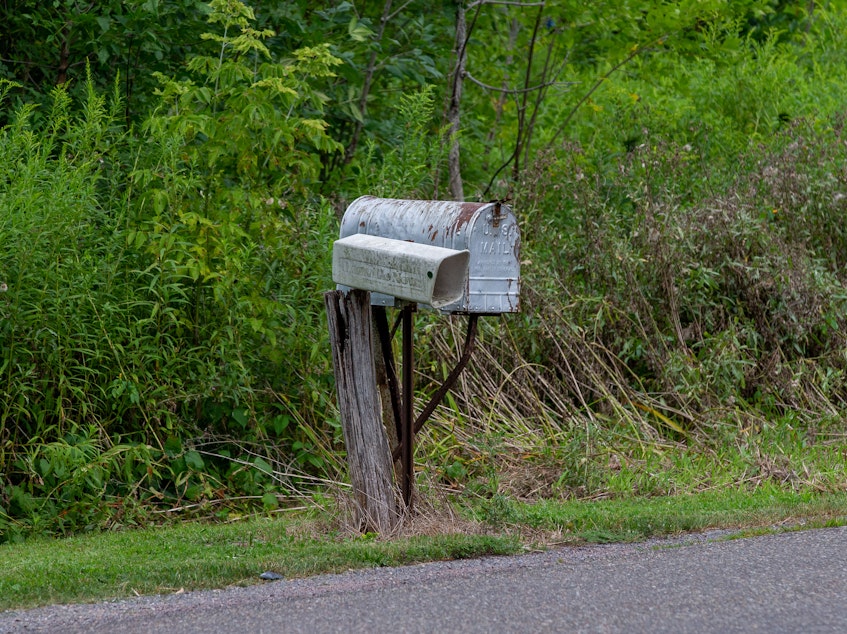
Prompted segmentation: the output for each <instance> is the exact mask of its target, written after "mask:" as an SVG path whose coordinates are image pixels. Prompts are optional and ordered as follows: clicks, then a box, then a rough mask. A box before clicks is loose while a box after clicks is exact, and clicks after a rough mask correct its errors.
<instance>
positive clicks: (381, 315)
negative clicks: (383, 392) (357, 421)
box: [371, 306, 403, 461]
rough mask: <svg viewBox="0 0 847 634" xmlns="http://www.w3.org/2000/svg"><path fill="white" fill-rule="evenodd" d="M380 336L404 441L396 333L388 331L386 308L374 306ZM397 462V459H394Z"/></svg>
mask: <svg viewBox="0 0 847 634" xmlns="http://www.w3.org/2000/svg"><path fill="white" fill-rule="evenodd" d="M371 310H372V311H373V316H374V323H375V324H376V331H377V334H378V336H379V345H380V348H381V349H382V361H383V364H384V365H385V378H386V379H387V383H388V393H389V394H390V395H391V414H392V416H393V417H394V427H395V429H396V430H397V440H398V441H400V442H402V441H403V425H402V414H401V412H400V389H399V385H398V384H397V368H396V367H395V364H394V350H393V349H392V347H391V340H392V339H393V338H394V333H393V332H390V331H389V330H388V316H387V315H386V314H385V306H373V307H372V308H371ZM394 460H395V461H396V460H397V459H396V458H395V459H394Z"/></svg>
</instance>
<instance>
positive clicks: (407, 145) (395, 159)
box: [356, 86, 446, 200]
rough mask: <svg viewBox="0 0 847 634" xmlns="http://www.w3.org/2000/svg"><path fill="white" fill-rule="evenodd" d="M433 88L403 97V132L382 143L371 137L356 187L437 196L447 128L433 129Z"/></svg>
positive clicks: (360, 190) (400, 118)
mask: <svg viewBox="0 0 847 634" xmlns="http://www.w3.org/2000/svg"><path fill="white" fill-rule="evenodd" d="M434 109H435V103H434V89H433V87H432V86H425V87H424V88H422V89H421V90H420V91H418V92H413V93H410V94H407V95H403V96H402V97H400V102H399V104H398V106H397V114H398V121H399V122H400V124H401V128H400V132H399V134H398V135H397V137H396V138H393V139H391V140H389V141H387V142H385V144H384V145H383V146H382V147H383V151H382V156H381V157H380V156H379V148H378V146H377V144H376V142H375V141H373V140H369V141H368V143H367V148H366V152H365V155H364V156H363V157H362V158H361V159H360V162H359V164H358V169H359V174H358V178H357V179H356V191H357V192H358V193H360V194H365V193H368V194H371V195H373V196H382V197H386V198H418V199H423V200H427V199H431V198H437V197H438V196H437V183H438V174H439V170H441V169H442V161H443V158H444V151H445V147H446V144H445V140H446V139H445V134H446V132H444V131H438V130H437V129H435V130H434V123H433V113H434Z"/></svg>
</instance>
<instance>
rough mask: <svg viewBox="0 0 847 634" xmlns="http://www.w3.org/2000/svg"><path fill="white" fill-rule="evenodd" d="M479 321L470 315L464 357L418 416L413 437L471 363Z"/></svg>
mask: <svg viewBox="0 0 847 634" xmlns="http://www.w3.org/2000/svg"><path fill="white" fill-rule="evenodd" d="M478 319H479V315H470V316H469V317H468V332H467V334H466V335H465V343H464V345H463V347H462V356H461V357H460V358H459V362H458V363H457V364H456V367H455V368H453V369H452V370H451V371H450V374H448V375H447V378H446V379H445V380H444V383H442V384H441V387H439V388H438V391H436V392H435V394H433V395H432V398H430V399H429V402H428V403H427V404H426V407H424V408H423V411H421V413H420V414H419V415H418V417H417V419H416V420H415V426H414V429H413V430H412V433H413V435H414V434H417V433H418V432H419V431H420V430H421V428H422V427H423V426H424V424H425V423H426V421H427V420H429V417H430V416H431V415H432V413H433V412H434V411H435V408H436V407H438V404H439V403H440V402H441V400H442V399H443V398H444V396H445V395H446V394H447V392H449V391H450V388H452V387H453V385H455V383H456V381H457V380H458V379H459V375H460V374H461V373H462V370H464V369H465V366H466V365H467V364H468V361H470V358H471V354H472V353H473V349H474V346H475V345H476V327H477V320H478ZM403 367H404V368H405V367H406V364H405V362H404V363H403ZM404 376H405V375H404ZM402 447H403V444H402V443H401V444H399V445H397V447H395V448H394V451H393V452H392V453H391V457H392V459H393V460H397V458H399V457H400V452H401V450H402Z"/></svg>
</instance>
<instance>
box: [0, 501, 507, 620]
mask: <svg viewBox="0 0 847 634" xmlns="http://www.w3.org/2000/svg"><path fill="white" fill-rule="evenodd" d="M301 533H306V534H305V535H303V534H301ZM312 533H313V531H312V530H311V529H310V527H309V521H308V520H304V519H302V518H293V519H292V518H274V519H269V518H262V519H252V520H248V521H244V522H240V523H233V524H226V525H210V524H199V523H191V524H182V525H177V526H171V527H159V528H151V529H143V530H127V531H122V532H115V533H99V534H89V535H80V536H76V537H70V538H67V539H60V540H59V539H43V538H42V539H37V540H30V541H27V542H24V543H20V544H5V545H3V546H0V560H2V561H3V566H2V570H0V609H2V610H7V609H11V608H26V607H34V606H39V605H47V604H52V603H69V602H85V601H95V600H98V599H107V598H117V597H128V596H133V595H135V594H154V593H169V592H175V591H178V590H181V589H184V590H198V589H204V588H206V589H208V588H222V587H226V586H232V585H245V584H250V583H258V582H259V575H260V574H261V573H262V572H264V571H274V572H277V573H279V574H282V575H284V576H285V577H287V578H292V577H306V576H310V575H316V574H320V573H329V572H340V571H344V570H348V569H351V568H369V567H381V566H400V565H405V564H411V563H415V562H421V561H432V560H441V559H462V558H468V557H478V556H481V555H489V554H496V555H503V554H511V553H514V552H517V551H519V550H520V543H519V541H518V540H517V539H516V538H514V537H509V536H486V535H462V534H452V535H438V536H433V537H409V538H403V539H398V540H395V541H381V540H377V539H375V537H374V536H373V535H370V534H369V535H365V536H362V537H354V538H347V539H342V538H340V537H339V536H337V535H336V534H332V533H326V534H323V535H321V536H320V537H315V536H314V535H313V534H312Z"/></svg>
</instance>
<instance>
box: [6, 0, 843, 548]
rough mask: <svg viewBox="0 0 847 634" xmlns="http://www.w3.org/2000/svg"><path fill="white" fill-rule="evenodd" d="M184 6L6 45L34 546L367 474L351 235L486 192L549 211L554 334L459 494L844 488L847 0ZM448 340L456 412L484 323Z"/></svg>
mask: <svg viewBox="0 0 847 634" xmlns="http://www.w3.org/2000/svg"><path fill="white" fill-rule="evenodd" d="M54 4H55V3H54ZM130 4H132V3H130ZM152 4H155V3H144V4H143V5H139V6H135V5H132V7H129V5H127V6H126V7H125V6H124V5H126V3H101V4H100V5H99V8H94V7H93V5H92V7H90V8H89V9H88V13H85V19H83V17H81V16H78V17H79V20H78V21H77V22H73V23H72V24H71V23H69V26H68V27H67V28H69V29H71V30H73V29H76V31H74V33H76V34H77V35H79V37H77V38H76V39H74V38H73V37H71V35H72V33H71V34H69V33H67V32H65V31H63V30H61V29H59V31H58V32H59V33H60V34H61V37H59V36H55V35H54V37H58V38H59V40H60V41H59V43H60V44H61V43H62V41H65V43H67V44H68V46H60V47H59V49H58V50H59V54H58V57H57V58H55V59H57V60H58V66H57V67H56V68H51V67H50V65H49V63H48V61H44V60H47V59H49V57H50V55H49V53H48V52H47V51H48V50H49V47H47V44H46V41H45V43H44V46H43V47H38V46H35V45H33V42H36V43H38V42H39V41H41V40H39V37H41V36H40V35H36V36H33V37H30V38H29V39H26V37H27V34H30V33H31V29H35V32H37V34H40V33H42V31H39V30H38V29H39V28H44V29H46V30H48V31H49V30H50V28H52V27H49V25H54V26H55V24H60V23H62V24H64V23H65V22H67V21H66V20H64V18H66V17H67V16H66V13H67V12H68V11H70V12H73V11H74V10H78V9H75V6H76V5H75V3H73V2H66V3H59V4H58V5H56V6H54V7H53V8H52V9H51V8H39V6H35V5H33V6H32V7H31V12H30V14H27V15H35V16H37V17H38V19H36V20H30V21H29V22H28V23H27V25H26V28H24V27H23V26H22V25H21V20H22V19H23V18H20V17H10V18H9V20H7V21H6V22H5V24H7V25H8V26H6V27H4V28H6V29H9V32H10V33H12V34H13V35H14V38H13V39H11V40H6V39H4V44H3V47H4V48H3V50H2V55H0V57H2V58H3V62H2V65H0V76H2V77H5V78H6V79H0V82H2V84H0V97H2V99H0V104H2V116H0V121H1V122H3V127H2V129H0V209H2V215H0V244H2V245H3V250H2V252H0V284H2V285H3V286H0V288H3V289H5V290H4V291H3V292H0V372H2V380H0V473H2V480H0V542H6V541H16V540H19V539H22V538H23V537H25V536H28V535H56V534H69V533H74V532H79V531H85V530H95V529H100V528H117V527H123V526H132V525H143V524H147V523H152V522H157V521H161V520H162V519H164V518H166V517H185V516H186V515H195V516H201V517H212V516H217V517H218V518H221V519H222V518H232V517H240V516H242V515H243V514H246V513H251V512H256V511H259V512H263V511H271V510H274V509H276V508H278V507H279V506H280V505H283V506H284V505H286V504H288V503H289V502H290V501H291V500H292V499H297V498H300V497H302V496H308V495H310V493H311V492H312V491H313V490H314V489H315V488H320V487H322V486H323V485H325V484H326V483H329V482H338V481H340V480H343V478H344V474H343V472H344V469H343V454H342V451H343V447H342V445H341V438H340V433H339V425H338V414H337V411H336V407H335V403H334V385H333V380H332V372H331V362H330V360H329V350H328V344H327V341H326V334H325V330H326V329H325V324H324V321H323V315H322V311H323V309H322V301H321V293H322V292H323V291H324V290H326V289H328V288H330V287H331V284H332V282H331V279H330V271H329V254H330V245H331V242H332V240H333V239H334V237H335V236H336V235H337V212H338V211H339V210H343V208H344V206H345V204H346V202H347V201H349V200H351V199H353V198H355V197H356V196H358V195H360V194H364V193H372V194H377V195H385V196H398V197H420V198H431V197H432V198H438V197H442V198H443V197H449V196H450V191H451V190H452V189H453V187H454V184H453V180H454V177H455V174H456V173H457V170H459V172H460V174H461V177H462V178H463V179H464V183H463V184H464V191H465V193H466V195H467V196H468V198H470V197H476V196H478V197H492V196H504V197H509V198H510V200H511V204H512V206H513V207H514V209H515V210H516V212H517V213H518V215H519V218H520V222H521V228H522V235H523V249H522V258H523V271H522V274H523V299H522V302H523V312H522V314H521V315H518V316H514V317H510V318H502V319H499V320H484V321H485V323H484V324H483V325H482V328H481V333H480V342H479V347H478V351H477V353H476V356H475V358H474V362H473V363H472V364H471V367H469V368H468V369H467V370H466V373H465V375H464V376H463V378H462V380H461V381H460V384H459V387H458V388H457V389H456V390H455V392H454V394H453V395H451V396H450V397H449V398H448V399H447V401H446V402H445V404H444V405H443V406H442V407H440V408H439V410H438V411H437V412H436V416H435V418H434V420H433V421H432V423H431V425H430V426H429V427H428V428H427V429H426V431H425V435H424V437H423V438H422V442H421V444H420V446H419V454H418V457H419V459H420V460H421V462H425V464H426V467H427V471H428V472H429V477H428V478H427V481H426V483H424V484H425V486H431V487H435V488H439V489H446V490H447V491H448V492H451V494H453V495H455V496H456V497H457V498H458V500H459V501H460V502H463V501H466V500H467V499H468V498H476V497H482V498H484V499H486V500H489V501H490V503H491V504H492V509H494V510H493V511H492V512H493V513H496V512H499V511H497V510H496V509H497V508H500V507H498V506H497V505H498V504H500V505H501V506H502V509H507V507H508V500H509V499H514V498H520V499H528V500H533V499H540V498H551V497H553V498H577V499H597V498H603V497H627V496H631V495H641V496H659V495H670V494H675V493H682V492H685V493H691V492H698V491H709V490H715V489H722V488H728V487H742V488H744V487H746V488H749V489H756V488H758V487H763V486H769V487H776V488H777V489H780V490H802V491H825V492H835V491H842V490H843V489H844V487H845V483H847V477H845V466H844V465H845V460H844V456H845V451H847V438H845V435H847V430H845V427H844V416H845V407H847V378H846V376H847V375H845V371H847V357H846V356H845V350H847V341H845V334H844V333H845V325H847V324H845V308H847V306H845V303H847V290H845V281H846V280H845V272H844V264H845V259H847V256H845V254H847V230H846V229H845V228H844V223H843V222H842V221H841V216H842V215H843V211H844V208H845V205H847V172H845V168H844V165H845V158H847V157H845V154H846V153H847V150H845V148H846V147H847V138H845V128H844V112H843V105H842V104H843V103H844V96H845V94H847V85H845V82H844V79H843V78H844V77H846V76H847V73H845V70H847V69H845V62H844V59H843V55H841V54H840V51H843V50H844V48H845V45H847V43H845V41H844V33H845V32H847V31H846V30H845V27H847V14H845V13H844V11H843V9H841V8H840V7H838V6H830V4H829V3H819V4H814V3H812V4H809V3H806V2H803V3H792V2H767V1H754V0H749V1H745V2H733V3H726V2H719V1H717V0H715V1H713V2H690V3H689V2H684V3H667V4H665V3H648V2H644V3H627V5H626V6H625V7H623V8H621V7H617V8H616V10H615V11H609V10H608V9H609V7H604V6H603V3H596V4H597V6H592V7H590V8H585V7H584V6H583V4H584V3H579V2H569V1H565V0H563V1H561V2H550V3H548V4H547V5H545V6H539V7H530V8H526V7H516V6H506V5H498V4H494V3H486V2H481V3H472V5H471V6H469V7H465V5H463V4H461V5H460V11H459V16H457V15H456V14H455V13H454V4H455V3H434V4H433V3H427V5H426V9H427V10H426V11H424V10H422V8H421V7H418V6H416V5H415V3H412V4H410V5H403V6H402V7H397V8H394V9H392V5H391V3H390V2H388V3H386V4H385V6H384V7H382V8H381V9H379V10H377V8H368V9H367V10H365V9H364V8H362V7H359V6H357V4H356V3H350V2H327V3H322V4H320V6H313V5H307V4H306V3H299V2H288V3H267V5H268V6H263V7H262V9H261V10H260V11H259V10H258V9H257V12H258V15H256V14H254V12H253V10H252V9H250V8H249V7H248V6H246V5H245V4H243V3H241V2H238V1H236V0H213V1H212V2H210V3H208V4H205V3H204V4H202V8H201V5H200V4H197V3H194V2H182V1H181V2H160V3H158V5H157V7H158V8H157V7H153V6H152ZM615 4H616V6H617V4H618V3H615ZM72 5H73V6H72ZM119 5H120V6H119ZM148 5H150V6H148ZM124 9H126V12H124ZM465 9H467V12H466V13H465ZM96 11H100V13H98V14H96V15H95V14H94V13H92V12H96ZM63 12H65V13H63ZM157 12H158V13H157ZM183 15H184V16H190V18H191V19H190V20H188V21H186V22H185V23H184V24H185V26H184V30H183V31H181V33H180V37H179V38H176V37H174V29H175V28H176V27H175V26H173V25H174V23H173V22H172V21H171V20H172V19H175V16H176V17H178V16H183ZM458 18H461V19H462V20H464V24H465V27H466V31H465V38H466V39H462V38H461V37H459V44H461V45H462V46H459V47H456V46H455V45H456V25H457V19H458ZM63 20H64V21H63ZM157 20H158V21H159V22H158V23H157V26H156V28H155V29H152V30H149V31H143V29H141V30H139V32H141V31H143V32H144V33H146V35H144V37H143V38H142V40H143V41H141V40H138V41H135V43H133V40H132V38H130V39H129V40H125V39H120V38H118V39H111V38H113V37H116V36H117V35H116V31H113V30H112V29H129V31H131V32H133V33H135V32H136V31H135V30H133V29H136V27H138V26H139V25H144V24H153V23H154V22H156V21H157ZM39 25H41V26H39ZM44 25H48V26H44ZM133 25H134V26H133ZM139 28H140V27H139ZM15 29H17V30H15ZM98 29H99V30H100V31H101V33H100V35H103V34H104V33H109V37H108V38H105V39H102V38H101V39H98V37H95V36H96V35H97V33H98ZM104 29H105V30H104ZM129 31H128V32H129ZM56 32H57V31H56V30H55V29H53V33H54V34H55V33H56ZM121 32H123V31H121ZM83 33H84V34H87V35H86V36H85V37H82V36H81V35H80V34H83ZM62 38H65V40H62ZM145 38H146V39H145ZM177 40H178V41H177ZM50 41H51V42H52V41H53V40H50ZM13 42H14V44H13ZM82 42H87V44H86V45H87V46H88V47H89V48H77V46H82V44H81V43H82ZM71 43H73V46H71ZM127 43H128V44H127ZM124 44H127V45H128V46H129V49H126V48H124ZM133 46H138V47H139V48H137V49H134V48H133ZM453 48H455V49H456V51H459V50H466V52H467V58H466V59H465V61H464V69H465V70H464V72H459V71H458V70H457V68H460V67H459V66H458V65H456V59H457V58H456V57H455V52H456V51H454V54H453V56H452V57H451V53H450V51H451V50H452V49H453ZM157 51H158V53H157ZM165 53H167V55H165ZM16 56H17V57H16ZM17 58H20V59H19V61H20V62H21V63H20V64H18V65H17V66H16V65H15V62H14V60H15V59H17ZM10 60H11V61H10ZM167 60H171V61H167ZM66 62H67V63H66ZM86 62H87V63H86ZM36 68H37V72H36ZM26 69H29V70H26ZM56 70H62V72H64V73H65V79H69V80H70V83H69V84H61V85H58V86H56V85H55V81H54V80H52V79H51V78H53V77H56V76H57V75H56V73H55V72H54V71H56ZM127 73H129V75H128V74H127ZM459 79H461V80H462V81H464V89H463V91H462V90H460V91H459V93H460V94H461V95H462V97H461V101H460V104H459V105H460V108H459V107H454V106H456V103H454V102H455V99H453V98H455V97H456V92H457V91H456V86H457V81H458V80H459ZM130 86H131V87H132V89H130ZM442 104H444V108H443V111H442ZM457 121H458V122H459V123H460V127H459V133H458V134H451V126H452V125H453V124H454V123H455V122H457ZM456 144H458V145H456ZM457 147H460V148H461V154H457V153H456V152H455V151H454V150H455V149H456V148H457ZM459 157H460V158H459ZM457 161H460V162H457ZM459 168H460V169H459ZM420 319H421V322H422V325H424V327H423V328H421V329H419V333H420V335H419V349H420V350H421V351H422V352H423V353H424V358H422V359H421V363H420V368H421V369H422V372H423V374H424V376H422V377H421V378H420V379H419V382H418V383H419V385H420V386H421V389H422V391H427V390H428V389H429V386H428V385H427V381H428V380H431V381H432V382H435V381H437V380H439V379H441V378H442V377H443V376H444V375H445V374H446V372H447V371H448V370H449V367H450V365H451V363H452V359H453V358H454V356H455V348H456V347H457V345H456V341H458V340H459V339H460V337H461V335H460V334H459V333H460V332H461V328H460V326H461V324H460V323H459V322H460V321H461V318H455V319H453V320H447V319H434V318H433V319H432V320H429V321H426V320H427V318H426V317H422V318H420ZM424 321H426V324H423V322H424ZM424 351H425V352H424ZM501 502H502V504H501ZM502 509H501V510H502ZM503 512H505V511H503Z"/></svg>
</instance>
